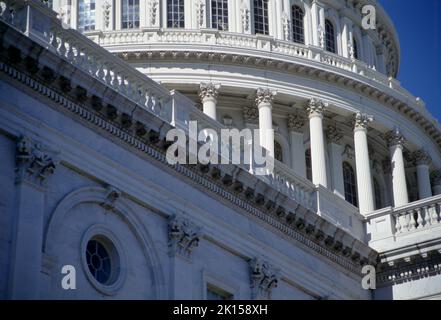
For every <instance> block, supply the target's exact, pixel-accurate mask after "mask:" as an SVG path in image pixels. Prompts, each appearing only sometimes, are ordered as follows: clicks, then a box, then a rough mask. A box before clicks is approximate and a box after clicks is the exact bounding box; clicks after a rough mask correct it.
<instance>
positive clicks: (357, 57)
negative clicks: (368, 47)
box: [352, 38, 359, 60]
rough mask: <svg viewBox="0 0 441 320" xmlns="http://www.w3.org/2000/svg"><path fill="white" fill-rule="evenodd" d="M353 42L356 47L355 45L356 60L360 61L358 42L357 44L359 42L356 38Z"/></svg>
mask: <svg viewBox="0 0 441 320" xmlns="http://www.w3.org/2000/svg"><path fill="white" fill-rule="evenodd" d="M352 42H353V43H354V45H353V49H354V59H357V60H359V56H358V42H357V40H356V39H355V38H354V39H353V40H352Z"/></svg>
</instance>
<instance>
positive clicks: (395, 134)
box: [384, 128, 405, 147]
mask: <svg viewBox="0 0 441 320" xmlns="http://www.w3.org/2000/svg"><path fill="white" fill-rule="evenodd" d="M384 137H385V139H386V141H387V144H388V146H389V147H394V146H399V147H403V144H404V142H405V139H404V136H403V135H402V133H401V131H400V129H398V128H396V129H394V130H391V131H388V132H386V134H385V136H384Z"/></svg>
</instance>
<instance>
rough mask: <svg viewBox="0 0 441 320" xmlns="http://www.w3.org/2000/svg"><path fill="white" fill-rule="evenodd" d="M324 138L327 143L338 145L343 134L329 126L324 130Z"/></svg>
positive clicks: (333, 126) (334, 127)
mask: <svg viewBox="0 0 441 320" xmlns="http://www.w3.org/2000/svg"><path fill="white" fill-rule="evenodd" d="M326 137H327V138H328V141H329V142H331V143H335V144H339V143H340V141H341V139H342V138H343V133H342V131H341V130H340V129H339V128H337V127H336V126H335V125H329V126H328V128H327V129H326Z"/></svg>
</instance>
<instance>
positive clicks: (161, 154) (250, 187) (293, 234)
mask: <svg viewBox="0 0 441 320" xmlns="http://www.w3.org/2000/svg"><path fill="white" fill-rule="evenodd" d="M0 71H1V72H2V73H3V74H5V75H7V76H8V77H10V78H11V79H13V80H14V81H18V82H20V83H21V85H23V86H27V87H28V88H30V89H32V90H33V91H35V92H36V93H38V94H39V95H40V96H41V97H42V98H44V99H49V100H52V101H53V102H55V104H56V106H58V107H57V108H59V109H60V110H62V111H63V112H67V113H68V114H70V116H71V117H72V118H74V119H77V120H79V121H82V122H87V123H88V125H89V126H90V127H92V128H95V130H98V131H102V132H106V133H107V134H108V135H111V136H113V137H114V138H116V139H117V140H118V141H119V143H122V144H124V145H126V146H127V147H128V148H129V149H132V150H133V151H136V152H140V153H141V154H144V156H146V157H148V158H149V159H150V161H154V162H155V163H157V165H159V166H163V167H164V168H168V170H172V171H174V172H175V173H177V174H179V175H181V176H182V177H183V178H185V179H188V181H191V182H192V184H193V185H195V186H197V187H199V188H202V189H203V190H204V191H205V192H209V193H211V194H212V195H215V196H218V197H220V198H222V199H223V201H224V202H228V203H229V204H230V205H231V206H233V207H235V208H237V209H239V210H238V212H244V213H246V214H248V215H249V216H251V217H253V218H254V219H257V220H260V221H261V223H265V224H267V225H268V226H271V227H272V228H273V230H275V231H277V232H279V233H281V234H283V235H284V236H285V237H287V238H288V239H290V240H291V241H295V242H296V243H299V244H301V245H303V246H304V247H305V248H308V250H312V251H313V252H315V253H317V254H319V255H321V256H323V257H324V258H326V259H327V260H329V261H332V262H333V263H336V264H338V265H340V266H341V267H343V268H345V269H346V270H348V271H350V272H352V273H354V274H356V275H360V270H361V266H362V265H364V264H366V263H371V264H375V263H376V256H377V253H376V252H375V251H374V250H372V249H370V248H369V247H367V245H365V244H362V243H361V242H359V241H358V240H355V239H354V238H353V237H352V236H350V235H349V234H347V233H346V232H344V231H342V230H340V229H337V228H336V227H335V226H333V225H331V224H330V223H329V222H327V221H326V220H323V219H322V218H321V217H319V216H317V214H316V213H315V212H312V211H309V210H308V209H307V208H305V207H303V206H301V205H299V204H297V205H294V203H292V201H291V202H290V201H288V199H287V198H286V196H283V195H280V196H275V198H274V199H281V200H280V201H281V203H283V204H280V205H279V204H278V203H279V202H278V201H276V202H274V201H273V199H272V198H267V196H268V195H269V194H271V192H269V193H266V194H265V195H264V194H261V193H259V192H260V191H259V190H260V189H262V188H263V187H264V186H263V185H264V182H261V181H257V178H256V177H255V176H252V175H251V174H249V173H248V172H244V171H243V170H242V171H241V170H239V172H240V173H238V172H236V171H237V169H238V168H231V167H230V166H227V167H220V166H182V165H174V166H170V165H169V164H168V163H167V161H166V156H165V150H166V147H167V143H166V142H165V140H164V138H165V137H163V136H161V133H160V132H158V131H157V130H158V129H157V124H154V126H155V128H153V127H151V126H150V125H151V124H150V123H144V124H143V123H141V122H140V121H138V119H136V118H134V119H132V121H131V122H132V126H131V127H128V126H127V124H125V123H124V121H123V117H122V114H121V113H120V111H119V110H118V108H116V107H115V108H116V110H115V112H116V115H117V116H116V117H114V116H113V114H114V113H109V112H108V107H107V108H100V110H99V111H97V110H96V108H94V106H95V105H97V102H96V101H95V102H93V101H90V102H89V101H83V102H82V103H81V104H80V103H79V102H78V97H76V93H75V91H71V92H70V93H63V94H62V93H61V92H59V91H58V90H57V89H55V88H54V87H53V86H54V85H55V83H57V84H58V82H56V81H54V80H51V83H52V85H50V84H49V85H48V84H43V83H41V81H40V80H36V79H34V77H33V76H30V75H28V74H26V73H23V72H21V71H19V70H18V69H16V68H14V67H11V66H10V65H8V64H6V63H4V62H0ZM52 76H53V77H54V78H57V77H58V76H59V75H57V74H56V73H55V74H53V75H52ZM58 85H59V84H58ZM111 90H113V89H111ZM75 97H76V98H75ZM145 112H147V111H145ZM112 119H113V120H112ZM158 120H159V121H161V122H163V120H160V119H158ZM135 124H137V125H136V128H139V127H143V128H144V130H138V129H136V130H134V129H135ZM164 125H165V126H167V124H166V123H164V122H163V125H162V127H164ZM241 177H245V178H246V179H245V180H241ZM245 181H248V183H247V182H245ZM250 181H251V182H250ZM253 181H254V182H253ZM259 185H262V186H261V187H258V186H259ZM254 188H256V189H254ZM265 188H266V190H267V191H268V190H272V188H271V187H270V186H266V187H265ZM262 190H263V189H262ZM274 192H275V193H276V194H277V193H278V191H274ZM285 206H287V207H286V208H285ZM292 208H297V209H295V210H293V209H292ZM330 230H334V231H333V232H332V233H329V231H330Z"/></svg>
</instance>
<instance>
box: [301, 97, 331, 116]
mask: <svg viewBox="0 0 441 320" xmlns="http://www.w3.org/2000/svg"><path fill="white" fill-rule="evenodd" d="M327 107H328V104H327V103H325V102H323V101H322V100H319V99H316V98H311V99H310V100H309V102H308V105H307V107H306V112H308V114H309V117H310V118H311V117H323V114H324V112H325V111H326V108H327Z"/></svg>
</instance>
